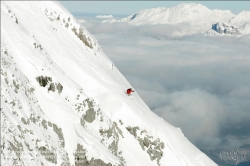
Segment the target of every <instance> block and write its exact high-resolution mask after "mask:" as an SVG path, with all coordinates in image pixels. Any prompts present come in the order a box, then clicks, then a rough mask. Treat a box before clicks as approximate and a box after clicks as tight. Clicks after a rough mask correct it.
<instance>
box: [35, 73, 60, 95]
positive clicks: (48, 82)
mask: <svg viewBox="0 0 250 166" xmlns="http://www.w3.org/2000/svg"><path fill="white" fill-rule="evenodd" d="M36 80H37V82H38V83H39V85H40V86H41V87H46V86H47V89H48V91H52V92H55V91H56V90H57V91H58V93H59V94H60V93H61V92H62V90H63V86H62V85H61V84H60V83H54V82H52V77H47V76H38V77H36Z"/></svg>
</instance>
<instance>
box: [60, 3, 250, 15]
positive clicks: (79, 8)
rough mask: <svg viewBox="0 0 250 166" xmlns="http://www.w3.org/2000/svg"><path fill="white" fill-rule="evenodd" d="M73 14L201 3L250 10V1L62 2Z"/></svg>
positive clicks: (117, 12) (124, 12)
mask: <svg viewBox="0 0 250 166" xmlns="http://www.w3.org/2000/svg"><path fill="white" fill-rule="evenodd" d="M61 3H62V4H63V5H64V6H65V7H66V8H67V9H68V10H69V11H70V12H71V13H73V14H74V13H78V12H79V13H93V14H112V15H114V16H115V15H131V14H133V13H134V12H137V11H139V10H141V9H148V8H154V7H172V6H176V5H178V4H180V3H200V4H202V5H204V6H206V7H208V8H209V9H222V10H231V11H232V12H233V13H234V14H238V13H240V12H241V11H243V10H248V11H249V10H250V1H61Z"/></svg>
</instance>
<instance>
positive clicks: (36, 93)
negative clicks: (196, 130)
mask: <svg viewBox="0 0 250 166" xmlns="http://www.w3.org/2000/svg"><path fill="white" fill-rule="evenodd" d="M128 87H131V85H130V84H129V82H128V81H127V80H126V79H125V78H124V76H123V75H122V74H121V73H120V72H119V70H118V69H117V68H116V67H115V66H114V64H113V63H112V62H111V61H110V60H109V58H108V57H107V56H106V55H105V53H104V52H103V51H102V49H101V47H100V45H99V44H98V42H97V40H96V39H95V38H94V37H93V36H92V35H91V34H90V33H89V32H88V31H87V30H86V29H85V28H84V27H83V26H81V25H80V24H79V23H78V22H77V21H76V19H75V18H74V17H73V16H72V15H71V14H70V13H69V12H68V11H67V10H66V9H65V8H64V7H63V6H62V5H61V4H60V3H59V2H50V1H43V2H42V1H39V2H34V1H29V2H23V1H21V2H18V1H16V2H13V1H1V165H46V166H47V165H77V166H80V165H89V166H90V165H107V166H110V165H120V166H122V165H127V166H131V165H133V166H159V165H161V166H166V165H178V166H213V165H216V164H215V163H214V162H213V161H212V160H211V159H209V158H208V157H207V156H206V155H205V154H204V153H203V152H201V151H200V150H199V149H197V148H196V147H195V146H194V145H193V144H192V143H190V142H189V141H188V140H187V138H186V137H185V136H184V135H183V133H182V132H181V130H180V129H179V128H176V127H174V126H172V125H170V124H168V123H167V122H165V121H164V120H163V119H162V118H160V117H158V116H157V115H156V114H154V113H153V112H152V111H151V110H150V109H149V108H148V106H147V105H146V104H145V103H144V102H143V101H142V100H141V98H140V97H139V96H138V94H137V93H136V92H134V93H133V94H132V96H127V94H126V93H125V90H126V89H127V88H128Z"/></svg>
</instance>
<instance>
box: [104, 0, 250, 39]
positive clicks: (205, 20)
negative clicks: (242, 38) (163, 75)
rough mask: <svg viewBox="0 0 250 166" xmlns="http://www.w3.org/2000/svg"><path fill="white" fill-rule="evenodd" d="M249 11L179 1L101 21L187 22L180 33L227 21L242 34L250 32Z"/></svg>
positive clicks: (138, 22)
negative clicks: (170, 4) (120, 17)
mask: <svg viewBox="0 0 250 166" xmlns="http://www.w3.org/2000/svg"><path fill="white" fill-rule="evenodd" d="M249 18H250V11H242V12H241V13H239V14H238V15H235V14H233V13H232V12H231V11H230V10H219V9H214V10H210V9H208V8H207V7H206V6H204V5H202V4H199V3H181V4H179V5H177V6H173V7H169V8H166V7H158V8H151V9H143V10H140V11H138V12H136V13H134V14H132V15H130V16H128V17H126V18H122V19H119V20H116V19H109V20H104V21H103V23H114V22H127V23H129V24H134V25H144V24H154V25H155V24H168V25H176V24H179V23H184V22H185V23H189V24H190V25H191V26H190V27H187V29H186V30H185V32H183V33H182V35H187V34H189V35H190V34H194V33H205V32H206V31H207V30H208V29H210V28H211V25H212V24H214V23H217V22H223V23H229V24H230V25H232V26H236V27H238V30H240V31H241V32H242V34H247V33H250V25H249V24H250V19H249ZM183 29H185V28H183Z"/></svg>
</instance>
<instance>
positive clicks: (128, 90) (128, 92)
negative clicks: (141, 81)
mask: <svg viewBox="0 0 250 166" xmlns="http://www.w3.org/2000/svg"><path fill="white" fill-rule="evenodd" d="M131 92H134V91H133V90H132V88H129V89H127V94H128V96H130V95H131Z"/></svg>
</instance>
